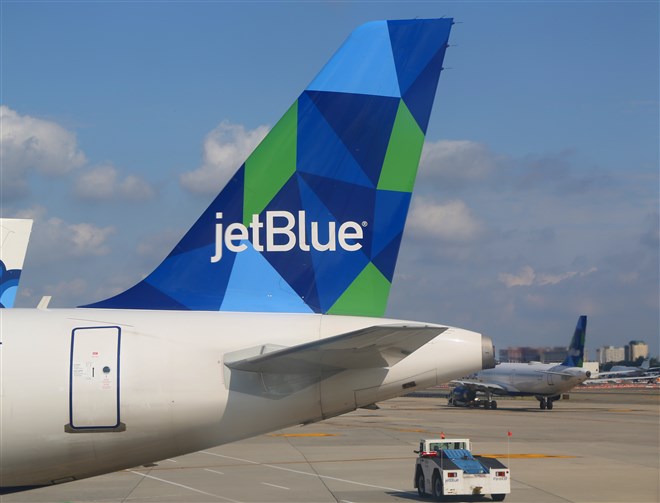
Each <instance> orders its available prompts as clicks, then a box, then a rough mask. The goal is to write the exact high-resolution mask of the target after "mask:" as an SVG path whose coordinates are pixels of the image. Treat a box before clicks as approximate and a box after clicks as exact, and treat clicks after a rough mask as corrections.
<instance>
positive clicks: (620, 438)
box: [0, 388, 660, 503]
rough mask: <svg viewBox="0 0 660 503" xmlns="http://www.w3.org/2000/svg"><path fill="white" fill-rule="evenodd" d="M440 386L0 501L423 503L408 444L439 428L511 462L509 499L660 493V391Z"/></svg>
mask: <svg viewBox="0 0 660 503" xmlns="http://www.w3.org/2000/svg"><path fill="white" fill-rule="evenodd" d="M443 393H444V392H443V391H433V392H431V393H427V394H426V395H425V396H421V397H420V396H414V397H405V398H399V399H394V400H390V401H387V402H384V403H382V404H379V405H380V406H381V409H380V410H375V411H371V410H359V411H356V412H353V413H351V414H347V415H344V416H340V417H337V418H333V419H330V420H327V421H324V422H321V423H316V424H312V425H307V426H305V427H295V428H289V429H286V430H282V431H278V432H276V433H273V434H269V435H263V436H260V437H256V438H253V439H249V440H245V441H242V442H236V443H233V444H229V445H225V446H221V447H216V448H213V449H209V450H207V451H203V452H198V453H194V454H190V455H187V456H182V457H179V458H176V459H171V460H163V461H159V462H158V463H157V464H156V465H155V466H152V467H137V468H134V469H131V470H125V471H122V472H117V473H113V474H109V475H104V476H101V477H95V478H91V479H86V480H81V481H77V482H72V483H67V484H62V485H59V486H53V487H49V488H43V489H37V490H33V491H27V492H23V493H17V494H11V495H6V496H2V497H1V498H0V500H1V501H2V502H3V503H5V502H6V503H10V502H76V503H77V502H81V503H82V502H112V503H114V502H139V503H143V502H144V503H147V502H149V503H151V502H190V503H198V502H218V501H220V502H223V501H225V502H227V501H229V502H245V503H249V502H333V501H334V502H347V503H348V502H354V503H358V502H365V503H366V502H392V501H406V502H410V501H419V498H418V496H417V493H416V491H415V490H414V488H413V470H414V465H415V454H414V453H413V452H412V451H413V449H415V448H416V447H417V445H418V443H419V439H420V438H421V437H434V436H439V435H440V433H441V432H444V433H445V435H446V436H447V438H449V437H467V438H470V439H471V440H472V443H473V451H474V453H476V454H497V455H498V458H499V459H500V460H501V461H503V462H504V464H506V465H508V466H509V467H510V469H511V476H512V483H511V494H510V495H508V496H507V497H506V500H505V501H508V502H535V503H545V502H547V503H554V502H627V503H641V502H652V503H655V502H659V501H660V475H659V474H660V438H659V436H660V389H658V388H655V389H642V390H606V391H596V392H594V391H590V392H572V393H571V394H570V397H569V399H568V400H562V401H559V402H556V403H555V407H554V409H553V410H551V411H542V410H540V409H539V408H538V402H537V401H536V400H534V399H531V400H520V399H518V400H498V404H499V408H498V409H497V410H483V409H479V410H477V409H463V408H454V407H448V406H447V405H446V403H447V401H446V399H445V398H443V397H442V395H443ZM508 432H511V436H509V435H508ZM449 501H490V498H488V497H483V498H481V499H471V498H453V499H450V500H449Z"/></svg>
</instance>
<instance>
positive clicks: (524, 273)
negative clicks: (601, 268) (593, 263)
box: [499, 265, 598, 288]
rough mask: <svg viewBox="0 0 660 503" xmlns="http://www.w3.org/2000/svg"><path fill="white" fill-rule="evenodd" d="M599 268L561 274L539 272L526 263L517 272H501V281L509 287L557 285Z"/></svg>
mask: <svg viewBox="0 0 660 503" xmlns="http://www.w3.org/2000/svg"><path fill="white" fill-rule="evenodd" d="M597 270H598V269H597V268H596V267H592V268H590V269H588V270H586V271H567V272H564V273H561V274H549V273H537V272H536V271H535V270H534V268H533V267H531V266H529V265H526V266H523V267H521V268H520V271H519V272H518V273H517V274H509V273H500V274H499V280H500V283H503V284H504V285H506V287H507V288H512V287H514V286H532V285H534V286H546V285H556V284H558V283H561V282H562V281H565V280H567V279H571V278H575V277H582V276H587V275H589V274H592V273H594V272H596V271H597Z"/></svg>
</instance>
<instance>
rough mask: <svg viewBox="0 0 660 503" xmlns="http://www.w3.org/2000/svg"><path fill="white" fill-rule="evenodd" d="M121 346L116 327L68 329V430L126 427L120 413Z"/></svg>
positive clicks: (120, 428)
mask: <svg viewBox="0 0 660 503" xmlns="http://www.w3.org/2000/svg"><path fill="white" fill-rule="evenodd" d="M120 348H121V329H120V328H119V327H81V328H74V329H73V331H72V332H71V362H70V370H69V372H70V374H69V376H70V377H69V424H67V425H66V427H65V431H67V432H68V433H77V432H107V431H123V430H125V429H126V427H125V425H124V424H123V423H121V421H120V416H119V397H120V395H119V391H120V388H119V362H120Z"/></svg>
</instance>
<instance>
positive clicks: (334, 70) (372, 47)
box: [307, 21, 401, 98]
mask: <svg viewBox="0 0 660 503" xmlns="http://www.w3.org/2000/svg"><path fill="white" fill-rule="evenodd" d="M307 89H308V90H310V91H330V92H339V93H355V94H371V95H375V96H393V97H396V98H400V97H401V91H400V90H399V80H398V77H397V73H396V66H395V64H394V56H393V55H392V45H391V43H390V33H389V29H388V26H387V21H374V22H372V23H367V24H364V25H362V26H360V27H359V28H358V29H357V30H355V31H354V32H353V34H352V35H351V36H350V37H349V38H348V39H347V40H346V42H344V45H342V46H341V47H340V48H339V50H338V51H337V52H336V53H335V55H334V56H333V57H332V59H330V61H328V63H327V64H326V65H325V66H324V67H323V69H322V70H321V72H320V73H319V74H318V75H317V76H316V78H315V79H314V80H313V81H312V83H311V84H310V85H309V86H308V87H307Z"/></svg>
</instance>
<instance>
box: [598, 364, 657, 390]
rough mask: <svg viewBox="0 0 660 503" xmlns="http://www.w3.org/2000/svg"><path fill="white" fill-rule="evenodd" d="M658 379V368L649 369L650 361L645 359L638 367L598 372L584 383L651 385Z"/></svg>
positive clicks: (615, 367)
mask: <svg viewBox="0 0 660 503" xmlns="http://www.w3.org/2000/svg"><path fill="white" fill-rule="evenodd" d="M658 377H660V367H651V359H650V358H647V359H646V360H644V361H643V362H642V364H641V365H640V366H639V367H631V366H629V365H615V366H613V367H612V368H611V369H610V370H608V371H605V372H599V373H598V375H597V376H596V377H595V378H594V379H590V380H588V381H585V384H604V383H610V382H612V383H622V382H624V381H628V382H648V383H653V382H655V381H656V379H657V378H658Z"/></svg>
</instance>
